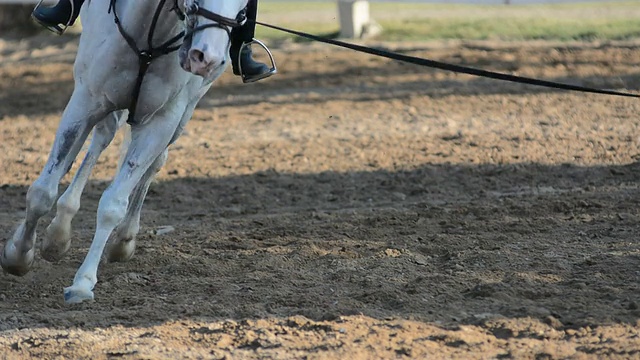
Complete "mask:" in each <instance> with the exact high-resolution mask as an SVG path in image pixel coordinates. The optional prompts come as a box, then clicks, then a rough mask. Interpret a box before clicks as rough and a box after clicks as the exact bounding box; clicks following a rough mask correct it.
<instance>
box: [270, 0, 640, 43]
mask: <svg viewBox="0 0 640 360" xmlns="http://www.w3.org/2000/svg"><path fill="white" fill-rule="evenodd" d="M370 6H371V16H372V18H373V19H375V20H376V21H377V22H378V23H379V24H381V25H382V27H383V28H384V32H383V34H382V35H381V36H380V37H379V39H380V40H390V41H402V40H409V41H420V40H437V39H464V40H486V39H500V40H534V39H544V40H561V41H567V40H596V39H602V40H623V39H632V38H640V2H638V1H621V2H615V3H583V4H558V5H553V4H550V5H521V6H517V5H510V6H483V5H446V4H437V5H434V4H409V3H407V4H391V3H371V4H370ZM336 17H337V9H336V4H335V2H276V1H274V2H268V1H265V2H263V3H261V4H260V14H259V20H262V21H264V22H268V23H272V24H275V25H280V26H284V27H291V28H294V29H296V30H301V31H306V32H310V33H312V34H319V35H326V34H335V33H337V32H338V31H339V25H338V19H337V18H336ZM258 36H259V37H261V38H264V39H265V40H283V39H289V38H293V39H295V38H294V37H293V36H290V35H286V34H283V33H280V32H277V31H275V30H270V29H266V28H264V27H259V28H258Z"/></svg>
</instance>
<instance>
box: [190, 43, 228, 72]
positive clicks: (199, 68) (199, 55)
mask: <svg viewBox="0 0 640 360" xmlns="http://www.w3.org/2000/svg"><path fill="white" fill-rule="evenodd" d="M189 60H190V61H191V70H192V71H193V72H194V73H196V74H199V75H203V76H204V75H206V74H204V73H205V72H207V71H208V70H210V69H214V68H217V67H218V66H221V65H224V61H225V60H224V57H220V56H215V55H214V54H213V52H211V51H207V49H206V48H205V49H197V48H192V49H191V50H189Z"/></svg>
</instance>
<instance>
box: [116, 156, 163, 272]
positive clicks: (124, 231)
mask: <svg viewBox="0 0 640 360" xmlns="http://www.w3.org/2000/svg"><path fill="white" fill-rule="evenodd" d="M168 156H169V149H166V150H165V151H164V152H162V154H161V155H160V156H158V158H157V159H156V160H155V161H154V162H153V164H152V165H151V167H149V169H148V170H147V172H146V173H145V174H144V176H143V177H142V179H140V182H139V183H138V185H136V188H135V189H134V191H133V195H132V196H131V199H130V203H129V209H128V210H127V215H126V216H125V219H124V221H122V223H121V224H120V225H119V226H118V229H117V230H116V236H115V238H114V240H113V244H112V245H111V246H110V248H109V254H108V256H107V260H109V261H110V262H115V261H127V260H129V259H131V258H132V257H133V254H134V252H135V249H136V235H138V232H139V231H140V212H141V211H142V204H143V203H144V199H145V197H146V196H147V191H148V190H149V186H150V185H151V182H152V181H153V178H154V177H155V175H156V174H157V173H158V171H160V169H161V168H162V166H164V164H165V163H166V162H167V158H168Z"/></svg>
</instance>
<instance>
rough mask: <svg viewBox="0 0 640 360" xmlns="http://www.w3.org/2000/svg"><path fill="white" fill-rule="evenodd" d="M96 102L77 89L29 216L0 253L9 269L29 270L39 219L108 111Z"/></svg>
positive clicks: (30, 197) (30, 196) (34, 188)
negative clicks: (94, 106)
mask: <svg viewBox="0 0 640 360" xmlns="http://www.w3.org/2000/svg"><path fill="white" fill-rule="evenodd" d="M96 104H97V103H96V101H95V100H94V99H92V97H91V95H89V94H88V93H87V92H86V91H84V90H83V89H82V88H76V90H74V92H73V94H72V96H71V100H69V103H68V104H67V107H66V109H65V111H64V114H63V115H62V120H61V121H60V126H59V127H58V131H57V133H56V138H55V141H54V143H53V147H52V149H51V152H50V153H49V159H48V160H47V163H46V165H45V167H44V170H43V171H42V172H41V173H40V176H39V177H38V179H36V181H34V182H33V184H32V185H31V186H30V187H29V190H28V192H27V209H26V210H27V211H26V217H25V220H24V221H23V222H22V223H21V224H20V226H19V227H18V229H17V230H16V232H15V233H14V235H13V237H12V238H11V239H10V240H9V241H8V242H7V244H6V245H5V248H4V250H3V251H2V254H0V264H1V265H2V267H3V268H4V269H5V270H6V271H7V272H9V273H11V274H14V275H24V274H26V273H27V272H28V271H29V269H30V267H31V265H32V263H33V259H34V245H35V241H36V226H37V224H38V220H39V219H40V218H41V217H42V216H44V215H45V214H46V213H47V212H49V210H51V207H52V206H53V204H54V202H55V200H56V197H57V195H58V183H59V182H60V179H62V177H63V176H64V174H66V173H67V172H68V171H69V169H70V168H71V165H72V164H73V160H75V158H76V156H77V155H78V152H79V151H80V148H81V147H82V144H83V143H84V141H85V139H86V138H87V135H88V134H89V132H90V131H91V129H92V128H93V125H94V124H95V122H96V121H97V120H99V119H101V118H103V117H104V116H105V111H104V110H102V109H100V108H99V107H96V108H93V109H89V110H87V106H91V105H96Z"/></svg>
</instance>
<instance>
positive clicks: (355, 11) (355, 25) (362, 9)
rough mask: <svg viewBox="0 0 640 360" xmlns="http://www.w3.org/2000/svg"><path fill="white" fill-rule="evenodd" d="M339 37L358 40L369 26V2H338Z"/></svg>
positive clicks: (347, 0)
mask: <svg viewBox="0 0 640 360" xmlns="http://www.w3.org/2000/svg"><path fill="white" fill-rule="evenodd" d="M338 16H339V18H340V37H342V38H349V39H359V38H361V37H363V35H365V34H364V32H365V27H366V26H367V25H369V24H370V22H371V21H370V19H369V2H368V1H366V0H338Z"/></svg>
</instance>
